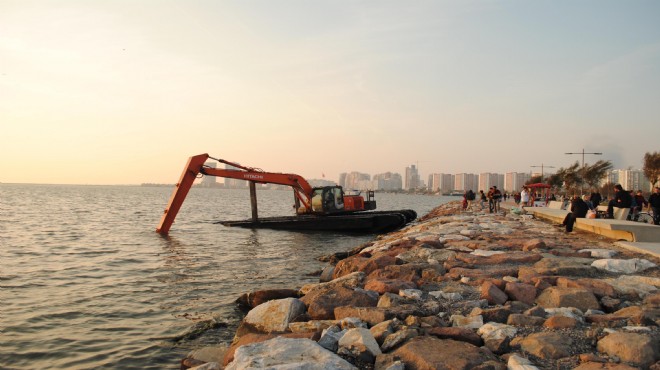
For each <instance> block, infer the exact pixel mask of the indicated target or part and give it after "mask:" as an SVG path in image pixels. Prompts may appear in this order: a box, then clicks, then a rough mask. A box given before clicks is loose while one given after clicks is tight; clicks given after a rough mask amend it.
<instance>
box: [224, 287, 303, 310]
mask: <svg viewBox="0 0 660 370" xmlns="http://www.w3.org/2000/svg"><path fill="white" fill-rule="evenodd" d="M298 297H300V293H299V292H298V290H295V289H268V290H256V291H254V292H249V293H244V294H242V295H241V296H240V297H238V299H236V303H238V304H239V305H241V306H243V307H249V308H254V307H257V306H258V305H260V304H262V303H264V302H267V301H271V300H274V299H283V298H298Z"/></svg>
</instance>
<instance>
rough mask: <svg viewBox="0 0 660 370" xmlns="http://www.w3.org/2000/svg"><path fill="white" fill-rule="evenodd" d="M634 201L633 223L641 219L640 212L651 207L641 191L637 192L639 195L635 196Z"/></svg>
mask: <svg viewBox="0 0 660 370" xmlns="http://www.w3.org/2000/svg"><path fill="white" fill-rule="evenodd" d="M633 199H634V201H635V208H634V209H633V210H632V219H633V221H637V219H638V218H639V212H641V211H642V210H643V209H644V208H646V207H647V206H648V205H649V202H647V201H646V198H644V194H642V191H641V190H637V194H635V196H633Z"/></svg>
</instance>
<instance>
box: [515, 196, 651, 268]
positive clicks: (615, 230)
mask: <svg viewBox="0 0 660 370" xmlns="http://www.w3.org/2000/svg"><path fill="white" fill-rule="evenodd" d="M511 207H517V206H516V204H515V203H513V202H506V203H502V209H503V210H507V211H508V210H510V209H511ZM525 211H526V213H527V214H532V215H534V218H537V219H541V220H545V221H549V222H552V223H558V224H561V223H562V222H563V221H564V217H566V214H567V213H568V211H565V210H561V209H552V208H548V207H525ZM574 227H575V228H576V229H579V230H583V231H588V232H592V233H595V234H598V235H603V236H605V237H608V238H611V239H615V240H619V241H618V242H616V243H615V245H617V246H619V247H621V248H624V249H628V250H631V251H634V252H637V253H643V254H648V255H651V256H654V257H657V258H660V226H657V225H650V224H645V223H642V222H633V221H625V220H612V219H586V218H579V219H577V221H576V222H575V226H574Z"/></svg>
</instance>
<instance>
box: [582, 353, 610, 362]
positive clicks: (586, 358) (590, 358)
mask: <svg viewBox="0 0 660 370" xmlns="http://www.w3.org/2000/svg"><path fill="white" fill-rule="evenodd" d="M580 362H607V359H605V358H602V357H600V356H597V355H595V354H593V353H583V354H581V355H580Z"/></svg>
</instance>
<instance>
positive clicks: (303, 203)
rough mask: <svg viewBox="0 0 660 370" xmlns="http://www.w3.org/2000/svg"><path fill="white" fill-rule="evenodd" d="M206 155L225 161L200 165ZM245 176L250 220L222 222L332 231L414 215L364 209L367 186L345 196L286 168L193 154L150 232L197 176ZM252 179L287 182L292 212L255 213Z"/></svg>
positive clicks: (169, 219) (369, 204) (379, 226)
mask: <svg viewBox="0 0 660 370" xmlns="http://www.w3.org/2000/svg"><path fill="white" fill-rule="evenodd" d="M209 159H212V160H215V161H217V162H220V163H224V164H226V165H229V166H230V167H231V169H227V168H225V169H221V168H215V167H212V166H209V165H206V163H207V161H208V160H209ZM200 174H201V175H205V176H217V177H226V178H232V179H239V180H246V181H248V183H249V187H250V200H251V205H252V219H250V220H242V221H223V222H220V223H222V224H223V225H225V226H240V227H252V228H271V229H286V230H335V231H367V232H382V231H389V230H394V229H397V228H400V227H402V226H404V225H405V224H407V223H408V222H410V221H412V220H414V219H415V218H416V217H417V214H416V212H415V211H413V210H399V211H381V212H369V211H373V210H374V209H376V201H375V200H374V193H373V191H369V192H368V193H367V200H365V199H364V198H363V197H362V196H361V195H359V194H358V195H347V194H344V191H343V189H342V187H341V186H323V187H316V188H313V187H312V186H310V184H309V183H308V182H307V180H305V179H304V178H303V177H301V176H299V175H295V174H290V173H274V172H265V171H263V170H261V169H259V168H253V167H246V166H241V165H240V164H238V163H233V162H229V161H226V160H224V159H218V158H213V157H210V156H209V155H208V154H199V155H196V156H193V157H190V158H189V159H188V163H187V164H186V166H185V168H184V170H183V173H182V174H181V177H180V179H179V182H178V183H177V184H176V187H175V189H174V192H173V193H172V196H171V197H170V200H169V204H168V206H167V208H166V209H165V212H164V213H163V216H162V217H161V220H160V224H159V225H158V228H157V229H156V231H157V232H158V233H160V234H168V233H169V231H170V228H171V227H172V224H173V223H174V219H175V218H176V215H177V213H178V212H179V209H180V208H181V205H182V204H183V201H184V200H185V198H186V196H187V195H188V192H189V190H190V189H191V188H192V186H193V183H194V182H195V179H196V178H198V177H199V175H200ZM256 184H279V185H287V186H290V187H291V188H292V189H293V193H294V203H295V204H294V208H295V210H296V216H293V217H269V218H259V217H258V211H257V196H256Z"/></svg>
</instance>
